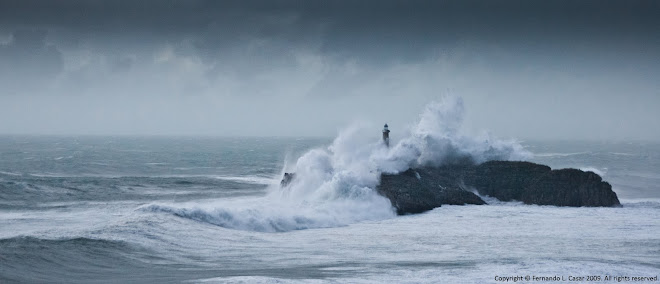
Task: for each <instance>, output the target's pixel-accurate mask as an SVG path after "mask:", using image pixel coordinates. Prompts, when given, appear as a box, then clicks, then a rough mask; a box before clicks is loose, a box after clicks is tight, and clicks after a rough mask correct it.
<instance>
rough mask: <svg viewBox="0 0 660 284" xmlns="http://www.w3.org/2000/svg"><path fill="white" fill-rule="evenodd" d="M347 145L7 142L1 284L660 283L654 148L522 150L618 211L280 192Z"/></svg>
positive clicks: (282, 140)
mask: <svg viewBox="0 0 660 284" xmlns="http://www.w3.org/2000/svg"><path fill="white" fill-rule="evenodd" d="M339 139H341V138H336V139H334V142H333V138H305V137H302V138H289V137H258V138H254V137H237V138H228V137H159V136H154V137H131V136H20V135H19V136H11V135H4V136H0V283H513V282H514V280H515V281H516V282H527V283H529V282H534V283H537V282H538V283H547V282H569V277H573V278H570V279H573V280H577V281H570V282H572V283H576V282H589V283H594V282H617V279H618V280H619V281H623V282H626V281H625V280H626V278H625V277H629V278H628V279H632V277H651V278H643V279H646V280H649V281H651V282H653V281H652V279H653V278H652V277H656V278H655V279H656V281H657V276H658V274H660V143H657V142H593V141H591V142H589V141H552V142H549V141H520V145H521V146H522V147H523V148H524V150H526V151H528V152H529V153H531V155H529V156H528V158H527V160H530V161H533V162H538V163H542V164H547V165H549V166H551V167H552V168H555V169H558V168H566V167H573V168H579V169H583V170H588V171H593V172H596V173H598V174H600V175H601V176H603V178H604V180H605V181H608V182H609V183H611V184H612V187H613V190H614V191H615V192H616V193H617V195H618V197H619V199H620V200H621V203H622V206H621V207H615V208H567V207H555V206H537V205H524V204H522V203H520V202H500V201H498V200H496V199H494V198H489V197H484V199H485V200H486V201H487V202H488V203H489V205H482V206H478V205H466V206H442V207H440V208H436V209H434V210H432V211H429V212H426V213H423V214H416V215H405V216H396V215H395V214H394V213H393V210H392V208H391V206H390V205H389V203H388V201H387V200H386V199H384V198H382V197H380V196H378V195H377V194H375V193H373V189H370V188H369V187H359V190H358V191H351V192H348V193H346V194H344V193H341V192H340V193H337V192H334V193H333V190H336V189H337V188H336V187H332V186H328V184H327V183H323V184H321V185H318V186H317V187H313V188H307V189H305V190H306V191H304V192H302V191H291V190H290V189H289V191H287V189H283V188H282V187H280V180H281V179H282V175H283V173H284V172H285V171H287V170H288V169H291V168H292V167H293V168H295V163H298V165H299V166H300V165H301V163H302V165H307V164H305V163H303V161H302V160H305V159H310V157H314V156H315V155H316V156H318V154H319V153H328V152H339V151H341V149H340V148H341V147H339V146H338V144H337V140H339ZM315 153H316V154H315ZM333 159H334V160H332V159H331V160H332V161H331V166H333V167H337V165H345V164H347V163H346V162H345V161H343V160H342V159H348V158H346V157H340V158H337V157H334V158H333ZM338 160H341V161H338ZM296 161H297V162H296ZM292 164H294V165H292ZM321 164H323V163H321ZM326 166H327V165H326ZM314 167H322V166H320V165H317V166H314V165H312V166H305V168H307V169H309V168H314ZM347 167H348V166H347ZM348 168H349V169H350V170H351V171H359V169H353V168H351V167H348ZM297 170H298V171H304V169H302V168H300V167H299V168H297ZM309 172H313V171H312V170H309ZM321 172H323V171H321ZM323 178H325V179H326V180H329V181H330V184H333V182H338V183H342V184H343V183H350V182H351V181H352V180H353V179H346V178H344V179H342V178H338V177H337V175H330V176H326V177H321V179H323ZM354 182H355V183H360V182H362V183H363V184H364V183H365V182H364V181H359V180H357V181H354ZM305 186H307V187H309V186H310V185H309V184H306V185H305ZM339 188H342V187H339ZM300 195H302V197H301V196H300ZM516 277H519V278H516ZM525 277H528V278H525ZM575 277H585V278H575ZM586 277H592V278H586ZM596 277H597V278H596ZM608 277H610V278H608ZM616 277H619V278H616ZM534 279H536V281H535V280H534ZM562 279H563V280H562ZM587 279H590V281H587ZM631 281H632V280H631Z"/></svg>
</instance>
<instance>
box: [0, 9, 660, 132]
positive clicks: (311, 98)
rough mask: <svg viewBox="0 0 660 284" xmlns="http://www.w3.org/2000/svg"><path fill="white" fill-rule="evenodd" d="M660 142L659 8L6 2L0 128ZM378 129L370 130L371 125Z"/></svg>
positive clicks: (0, 17) (0, 49) (0, 29)
mask: <svg viewBox="0 0 660 284" xmlns="http://www.w3.org/2000/svg"><path fill="white" fill-rule="evenodd" d="M447 94H451V95H457V96H461V97H462V98H463V99H464V101H465V108H466V111H467V112H466V117H465V128H466V131H468V132H478V131H481V130H488V131H490V132H491V133H492V134H493V135H495V136H498V137H502V138H520V139H598V140H649V139H651V140H660V1H630V0H621V1H606V0H598V1H556V0H553V1H532V0H525V1H491V0H488V1H464V0H461V1H458V0H457V1H391V0H381V1H366V0H365V1H313V0H310V1H292V0H291V1H289V0H287V1H279V0H275V1H273V0H268V1H267V0H264V1H243V0H242V1H194V0H193V1H95V0H91V1H90V0H87V1H82V0H81V1H67V0H59V1H47V0H43V1H29V0H28V1H26V0H16V1H5V0H0V133H4V134H131V135H133V134H155V135H228V136H234V135H240V136H244V135H282V136H292V135H293V136H298V135H302V136H334V135H335V133H336V132H337V131H338V129H340V128H342V127H344V126H346V125H348V124H350V123H351V122H353V121H371V122H374V123H376V124H378V126H380V124H381V123H384V122H388V123H389V124H390V126H391V129H392V131H393V132H392V133H393V135H395V134H396V131H397V128H398V129H402V128H404V127H406V126H407V125H409V124H411V123H412V122H414V121H415V120H416V119H417V116H418V114H419V112H420V111H421V109H422V107H423V106H424V105H425V104H426V103H428V102H430V101H433V100H437V99H439V98H441V97H442V96H443V95H447ZM378 132H379V129H376V130H375V133H376V134H375V135H379V134H378Z"/></svg>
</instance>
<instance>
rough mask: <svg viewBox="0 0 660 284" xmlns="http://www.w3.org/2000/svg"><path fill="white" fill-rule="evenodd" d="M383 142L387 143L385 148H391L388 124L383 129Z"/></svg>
mask: <svg viewBox="0 0 660 284" xmlns="http://www.w3.org/2000/svg"><path fill="white" fill-rule="evenodd" d="M383 142H385V146H387V147H390V130H389V129H387V123H385V126H384V127H383Z"/></svg>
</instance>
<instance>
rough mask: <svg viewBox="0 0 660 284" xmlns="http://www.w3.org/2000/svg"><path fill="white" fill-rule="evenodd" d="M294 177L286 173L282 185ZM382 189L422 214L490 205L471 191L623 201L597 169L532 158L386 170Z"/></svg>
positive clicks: (406, 209) (580, 202)
mask: <svg viewBox="0 0 660 284" xmlns="http://www.w3.org/2000/svg"><path fill="white" fill-rule="evenodd" d="M293 178H294V174H293V173H286V174H285V175H284V179H283V180H282V183H281V185H282V186H286V185H288V184H289V183H290V182H291V180H292V179H293ZM377 190H378V192H379V193H380V194H381V195H383V196H385V197H387V198H389V199H390V201H391V202H392V206H394V207H395V208H396V210H397V213H398V214H411V213H421V212H424V211H427V210H431V209H433V208H436V207H440V206H441V205H443V204H447V205H464V204H477V205H481V204H486V202H484V201H483V200H482V199H481V198H480V197H479V196H477V195H476V194H474V193H473V192H472V190H475V191H477V192H478V193H479V194H480V195H488V196H491V197H495V198H497V199H499V200H502V201H512V200H518V201H522V202H524V203H525V204H538V205H555V206H573V207H581V206H586V207H600V206H618V205H620V203H619V199H618V198H617V196H616V193H614V191H612V186H611V185H610V184H609V183H607V182H604V181H603V180H602V178H601V177H600V176H599V175H597V174H595V173H593V172H584V171H581V170H577V169H561V170H552V169H550V167H548V166H544V165H539V164H534V163H530V162H509V161H490V162H485V163H483V164H479V165H470V164H466V163H463V164H460V165H451V166H442V167H424V168H417V169H408V170H407V171H405V172H401V173H398V174H382V175H381V180H380V184H379V185H378V187H377Z"/></svg>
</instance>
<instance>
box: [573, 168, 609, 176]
mask: <svg viewBox="0 0 660 284" xmlns="http://www.w3.org/2000/svg"><path fill="white" fill-rule="evenodd" d="M580 170H582V171H585V172H592V173H595V174H597V175H599V176H601V177H605V174H606V173H607V169H606V168H603V169H598V168H595V167H581V168H580Z"/></svg>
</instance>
